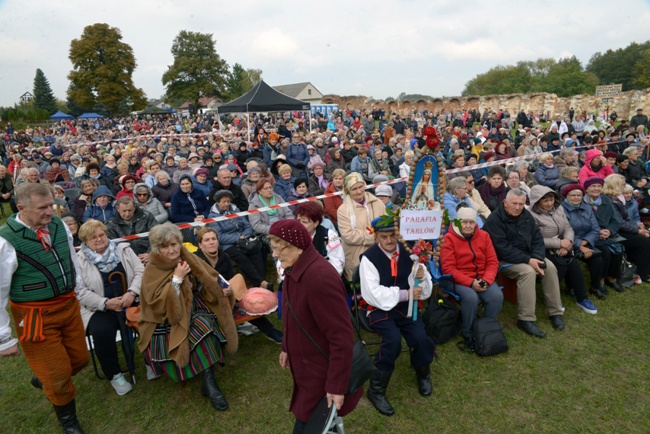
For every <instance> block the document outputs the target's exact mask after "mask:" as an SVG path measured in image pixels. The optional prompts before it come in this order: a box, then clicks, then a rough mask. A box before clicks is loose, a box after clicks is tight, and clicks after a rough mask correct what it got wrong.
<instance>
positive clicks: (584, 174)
mask: <svg viewBox="0 0 650 434" xmlns="http://www.w3.org/2000/svg"><path fill="white" fill-rule="evenodd" d="M602 155H603V153H602V152H600V151H599V150H598V149H590V150H588V151H587V155H586V157H585V165H584V166H582V169H580V173H579V175H578V176H579V179H580V185H584V184H585V181H586V180H587V179H589V178H591V177H593V176H595V177H597V178H602V179H605V178H606V177H607V176H608V175H611V174H612V173H614V169H612V167H611V166H610V165H609V164H606V165H604V166H602V167H601V168H600V170H599V171H598V172H595V171H594V170H593V169H592V168H591V160H593V159H594V158H596V157H600V156H602Z"/></svg>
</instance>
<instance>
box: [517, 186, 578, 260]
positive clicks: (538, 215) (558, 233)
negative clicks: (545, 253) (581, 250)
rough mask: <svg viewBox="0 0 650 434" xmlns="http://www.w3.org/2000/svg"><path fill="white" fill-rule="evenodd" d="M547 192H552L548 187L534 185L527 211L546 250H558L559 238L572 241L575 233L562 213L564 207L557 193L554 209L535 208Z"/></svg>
mask: <svg viewBox="0 0 650 434" xmlns="http://www.w3.org/2000/svg"><path fill="white" fill-rule="evenodd" d="M548 193H554V192H553V190H551V189H550V188H549V187H545V186H542V185H536V186H534V187H533V188H532V189H531V193H530V207H529V209H528V210H529V211H530V213H531V214H532V215H533V217H534V218H535V222H536V223H537V227H539V230H540V232H541V233H542V237H544V246H545V247H546V249H547V250H559V249H560V240H563V239H564V240H571V242H573V240H574V237H575V233H574V232H573V228H572V227H571V225H570V224H569V220H568V219H567V217H566V214H565V213H564V208H563V207H562V205H561V202H560V200H559V198H558V197H557V195H556V196H555V209H554V210H553V211H551V212H547V211H541V210H537V209H536V207H535V204H537V202H538V201H539V200H540V199H541V198H542V197H544V196H545V195H546V194H548ZM536 211H541V212H536Z"/></svg>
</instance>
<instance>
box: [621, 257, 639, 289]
mask: <svg viewBox="0 0 650 434" xmlns="http://www.w3.org/2000/svg"><path fill="white" fill-rule="evenodd" d="M636 275H637V270H636V265H635V264H633V263H631V262H630V261H628V260H627V256H626V255H623V260H622V261H621V279H620V281H621V285H623V286H624V287H625V288H629V287H630V286H634V281H635V279H636Z"/></svg>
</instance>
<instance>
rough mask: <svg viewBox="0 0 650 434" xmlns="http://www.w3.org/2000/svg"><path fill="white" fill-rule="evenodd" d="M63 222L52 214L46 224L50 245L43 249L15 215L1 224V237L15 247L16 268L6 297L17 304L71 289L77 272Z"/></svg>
mask: <svg viewBox="0 0 650 434" xmlns="http://www.w3.org/2000/svg"><path fill="white" fill-rule="evenodd" d="M64 225H65V223H63V221H62V220H61V219H60V218H58V217H57V216H52V222H51V223H50V224H49V225H48V229H49V231H50V240H51V243H52V248H51V249H48V250H45V248H44V247H43V244H42V243H41V242H40V241H39V240H38V238H37V236H36V233H35V232H34V231H33V230H31V229H29V228H27V227H25V226H23V225H22V224H20V223H18V222H17V221H16V220H15V215H14V216H11V217H10V218H9V219H8V220H7V223H6V224H4V225H2V227H0V236H1V237H2V238H4V239H5V240H7V242H8V243H10V244H11V245H12V246H13V248H14V249H15V250H16V257H17V259H18V268H17V269H16V272H15V273H14V274H13V276H12V279H11V287H10V289H9V298H10V299H11V300H12V301H15V302H18V303H24V302H30V301H42V300H48V299H50V298H54V297H57V296H59V295H61V294H65V293H68V292H70V291H74V288H75V284H76V275H75V269H74V264H73V262H72V256H71V255H73V254H74V253H73V252H71V251H70V246H69V244H68V237H67V234H66V231H65V227H64Z"/></svg>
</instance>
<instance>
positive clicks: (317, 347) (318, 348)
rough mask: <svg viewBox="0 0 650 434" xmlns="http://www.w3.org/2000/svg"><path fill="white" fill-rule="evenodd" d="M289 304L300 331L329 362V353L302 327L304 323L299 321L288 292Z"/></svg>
mask: <svg viewBox="0 0 650 434" xmlns="http://www.w3.org/2000/svg"><path fill="white" fill-rule="evenodd" d="M287 306H288V307H289V312H291V316H293V320H294V321H295V322H296V324H297V325H298V328H299V329H300V331H301V332H302V333H303V334H304V335H305V336H307V339H309V341H310V342H311V343H312V344H314V346H315V347H316V349H317V350H318V352H319V353H321V355H322V356H323V357H325V360H327V361H328V362H329V360H330V358H329V357H327V354H325V351H323V350H322V349H321V347H319V346H318V344H317V343H316V341H315V340H314V339H312V337H311V336H309V333H307V330H305V329H304V328H302V325H301V324H300V322H299V321H298V318H296V314H295V313H294V312H293V308H292V307H291V303H290V302H289V297H288V294H287Z"/></svg>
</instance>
